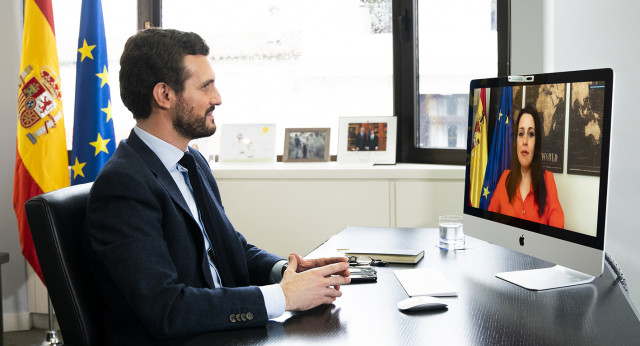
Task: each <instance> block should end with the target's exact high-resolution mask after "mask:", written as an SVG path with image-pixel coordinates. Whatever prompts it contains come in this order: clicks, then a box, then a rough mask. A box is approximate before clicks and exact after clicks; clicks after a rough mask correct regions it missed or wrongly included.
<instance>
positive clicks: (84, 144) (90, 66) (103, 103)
mask: <svg viewBox="0 0 640 346" xmlns="http://www.w3.org/2000/svg"><path fill="white" fill-rule="evenodd" d="M111 115H112V114H111V92H110V86H109V64H108V62H107V40H106V37H105V33H104V21H103V17H102V2H101V1H100V0H83V1H82V11H81V14H80V34H79V36H78V61H77V65H76V104H75V109H74V122H73V150H72V151H71V169H72V175H71V184H72V185H77V184H82V183H88V182H92V181H94V180H95V179H96V177H97V176H98V172H100V169H101V168H102V166H104V164H105V163H106V162H107V161H108V160H109V158H110V157H111V155H113V152H114V151H115V150H116V141H115V136H114V130H113V120H112V119H111Z"/></svg>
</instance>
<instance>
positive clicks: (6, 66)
mask: <svg viewBox="0 0 640 346" xmlns="http://www.w3.org/2000/svg"><path fill="white" fill-rule="evenodd" d="M0 32H1V33H2V34H0V47H2V57H1V58H0V114H2V126H0V162H2V165H0V220H2V222H0V252H8V253H9V263H6V264H4V265H2V302H3V309H2V310H3V313H4V325H5V330H15V329H24V328H28V327H30V325H25V323H26V324H28V323H30V322H29V305H28V302H27V289H26V286H27V282H26V281H27V275H26V264H25V263H26V262H25V260H24V257H23V256H22V253H21V252H20V240H19V238H18V226H17V223H16V216H15V213H14V211H13V169H14V163H15V160H16V126H17V120H16V119H17V98H18V81H19V79H18V75H19V72H18V71H19V70H20V50H21V47H22V0H7V1H3V3H2V11H0Z"/></svg>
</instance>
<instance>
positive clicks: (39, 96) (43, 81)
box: [13, 0, 69, 282]
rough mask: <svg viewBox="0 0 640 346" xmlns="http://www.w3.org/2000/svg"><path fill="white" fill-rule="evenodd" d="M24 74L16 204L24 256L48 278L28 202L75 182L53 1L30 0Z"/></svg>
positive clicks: (24, 38)
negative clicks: (26, 206)
mask: <svg viewBox="0 0 640 346" xmlns="http://www.w3.org/2000/svg"><path fill="white" fill-rule="evenodd" d="M19 77H20V84H19V86H18V126H17V136H16V142H17V143H16V166H15V175H14V179H13V208H14V210H15V212H16V217H17V219H18V230H19V231H20V243H21V244H22V254H23V255H24V257H25V258H26V259H27V261H28V262H29V264H30V265H31V267H32V268H33V270H34V271H35V272H36V273H37V274H38V276H40V279H42V271H41V270H40V263H39V262H38V257H37V256H36V251H35V249H34V247H33V240H32V239H31V231H30V230H29V224H28V222H27V216H26V214H25V209H24V204H25V202H26V201H27V200H29V199H30V198H31V197H33V196H36V195H39V194H42V193H44V192H49V191H53V190H57V189H60V188H63V187H66V186H69V163H68V159H67V148H66V140H65V130H64V117H63V112H62V94H61V90H62V88H61V87H60V73H59V70H58V52H57V50H56V37H55V29H54V25H53V8H52V6H51V0H25V2H24V29H23V35H22V57H21V60H20V73H19ZM43 282H44V280H43Z"/></svg>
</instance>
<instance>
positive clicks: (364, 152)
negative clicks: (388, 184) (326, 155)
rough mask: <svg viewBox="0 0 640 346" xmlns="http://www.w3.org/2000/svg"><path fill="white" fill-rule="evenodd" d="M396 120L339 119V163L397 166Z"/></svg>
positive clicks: (387, 118)
mask: <svg viewBox="0 0 640 346" xmlns="http://www.w3.org/2000/svg"><path fill="white" fill-rule="evenodd" d="M396 124H397V119H396V117H358V118H340V127H339V138H338V162H340V163H371V164H395V163H396V132H397V129H396V126H397V125H396Z"/></svg>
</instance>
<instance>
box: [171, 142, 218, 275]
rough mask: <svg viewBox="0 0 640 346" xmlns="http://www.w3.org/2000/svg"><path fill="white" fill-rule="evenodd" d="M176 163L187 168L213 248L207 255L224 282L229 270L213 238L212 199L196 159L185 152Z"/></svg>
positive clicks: (214, 226) (194, 195) (213, 217)
mask: <svg viewBox="0 0 640 346" xmlns="http://www.w3.org/2000/svg"><path fill="white" fill-rule="evenodd" d="M178 163H179V164H180V165H181V166H182V167H184V168H186V169H187V170H188V176H189V183H190V184H191V189H192V190H193V197H194V199H195V201H196V205H197V207H198V210H199V211H200V219H201V220H202V225H203V227H204V229H205V233H206V234H207V235H208V236H209V240H210V242H211V249H213V251H210V252H209V256H210V257H211V259H212V261H213V262H214V264H215V266H216V269H217V270H218V274H219V275H220V278H221V280H222V283H223V284H224V282H225V281H227V280H228V277H225V275H228V274H229V271H228V270H226V269H227V266H226V264H227V263H226V259H225V258H224V254H223V253H222V251H223V250H222V249H221V246H220V244H217V242H216V240H215V239H214V238H215V236H214V234H215V229H216V224H217V222H216V216H215V212H214V206H213V203H214V202H213V199H212V197H211V195H210V194H209V193H208V192H207V190H206V189H205V187H204V183H203V180H202V177H201V176H200V173H199V172H198V168H197V166H196V161H195V159H194V158H193V156H192V155H191V154H190V153H188V152H185V153H184V156H183V157H182V158H181V159H180V161H178ZM214 254H215V255H214ZM225 279H227V280H225ZM227 282H228V281H227Z"/></svg>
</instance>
